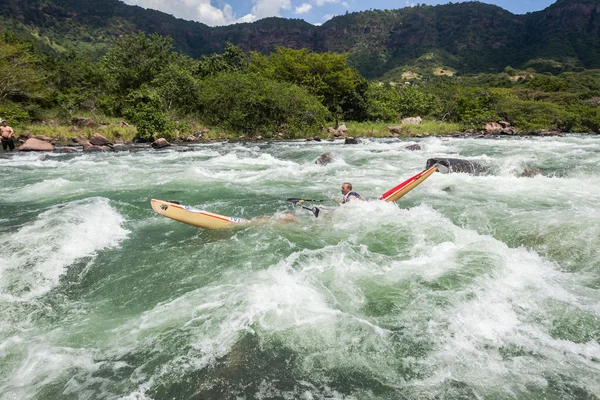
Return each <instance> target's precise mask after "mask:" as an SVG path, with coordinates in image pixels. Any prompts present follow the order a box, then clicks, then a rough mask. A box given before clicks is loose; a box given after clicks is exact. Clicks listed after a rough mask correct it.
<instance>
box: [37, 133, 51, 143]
mask: <svg viewBox="0 0 600 400" xmlns="http://www.w3.org/2000/svg"><path fill="white" fill-rule="evenodd" d="M33 138H35V139H37V140H42V141H44V142H48V143H53V142H56V139H54V138H51V137H50V136H44V135H37V136H33Z"/></svg>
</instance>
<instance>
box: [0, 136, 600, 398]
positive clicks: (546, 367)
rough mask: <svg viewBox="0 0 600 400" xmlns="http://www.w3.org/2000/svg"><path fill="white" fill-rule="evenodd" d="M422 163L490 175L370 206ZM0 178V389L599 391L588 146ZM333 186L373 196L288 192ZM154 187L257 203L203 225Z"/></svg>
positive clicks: (271, 394) (82, 158)
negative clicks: (225, 223) (305, 203)
mask: <svg viewBox="0 0 600 400" xmlns="http://www.w3.org/2000/svg"><path fill="white" fill-rule="evenodd" d="M414 143H419V144H420V145H421V147H422V150H420V151H409V150H407V149H406V146H408V145H410V144H414ZM325 152H331V153H332V155H333V157H334V160H333V161H332V162H331V163H329V164H327V165H325V166H323V165H317V164H315V159H316V158H317V157H318V156H319V155H320V154H322V153H325ZM432 157H452V158H465V159H469V160H473V161H477V162H479V163H482V164H484V165H486V166H487V167H488V172H487V173H486V174H484V175H480V176H473V175H469V174H462V173H451V174H441V173H435V174H434V175H432V176H431V177H430V178H429V179H427V180H426V181H425V182H423V183H422V184H421V185H420V186H419V187H417V188H416V189H415V190H413V191H412V192H410V193H409V194H408V195H406V196H405V197H404V198H402V199H401V200H400V201H398V202H397V203H394V204H392V203H385V202H381V201H377V200H375V199H377V197H378V196H379V195H381V194H382V193H383V192H385V191H386V190H388V189H390V188H391V187H393V186H395V185H396V184H398V183H400V182H401V181H403V180H405V179H406V178H408V177H410V176H412V175H414V174H415V173H417V172H419V171H421V170H423V169H424V168H425V163H426V160H427V159H428V158H432ZM0 168H1V170H2V178H3V179H2V185H1V186H0V398H1V399H16V400H21V399H131V400H133V399H139V400H141V399H156V400H158V399H306V400H308V399H357V400H362V399H599V398H600V345H599V341H600V139H599V138H598V137H588V136H569V137H562V138H516V139H491V140H485V139H451V138H441V139H440V138H427V139H419V140H418V141H417V142H415V141H404V140H398V139H389V140H388V139H385V140H384V139H380V140H364V141H363V142H362V143H361V144H359V145H353V146H351V145H344V144H343V141H336V142H304V141H295V142H276V143H260V144H257V143H211V144H201V145H190V146H187V147H171V148H169V149H167V150H162V151H155V150H151V149H145V150H143V151H122V152H114V153H102V154H99V153H93V154H83V153H78V154H54V153H53V154H33V153H27V154H25V153H15V154H7V155H5V154H0ZM527 168H540V169H541V170H543V171H544V174H543V175H537V176H534V177H530V178H525V177H520V175H521V174H522V173H523V172H524V171H525V170H526V169H527ZM344 181H350V182H352V184H353V185H354V189H355V190H356V191H358V192H359V193H360V194H361V195H362V197H363V198H365V199H368V200H369V201H364V202H352V203H348V204H346V205H344V206H342V207H339V208H338V209H336V210H335V211H330V212H323V213H322V215H319V217H318V218H315V217H314V216H313V215H312V214H311V213H310V212H309V211H306V210H303V209H301V208H294V207H293V206H292V205H291V204H289V203H286V202H285V199H286V198H288V197H304V198H313V199H325V200H327V202H326V203H324V204H326V205H331V206H333V205H335V203H334V202H332V201H330V199H332V198H334V197H339V196H340V186H341V184H342V182H344ZM152 198H157V199H163V200H178V201H180V202H182V203H184V204H188V205H191V206H194V207H196V208H199V209H204V210H208V211H213V212H217V213H220V214H225V215H231V216H237V217H243V218H253V217H257V216H272V215H274V216H275V217H274V218H273V219H272V220H269V221H267V222H265V223H262V224H257V225H250V226H246V227H243V228H240V229H232V230H221V231H209V230H201V229H197V228H194V227H191V226H188V225H185V224H182V223H179V222H175V221H172V220H170V219H167V218H164V217H162V216H160V215H158V214H156V213H154V212H153V211H152V209H151V208H150V199H152ZM287 212H293V213H295V214H296V216H297V220H296V221H294V222H287V223H282V222H281V221H279V220H278V218H277V216H280V215H282V214H284V213H287Z"/></svg>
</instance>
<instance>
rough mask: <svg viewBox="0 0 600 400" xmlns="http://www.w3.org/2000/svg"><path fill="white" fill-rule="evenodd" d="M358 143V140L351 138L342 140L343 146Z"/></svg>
mask: <svg viewBox="0 0 600 400" xmlns="http://www.w3.org/2000/svg"><path fill="white" fill-rule="evenodd" d="M359 143H360V140H358V139H355V138H353V137H347V138H346V139H345V140H344V144H359Z"/></svg>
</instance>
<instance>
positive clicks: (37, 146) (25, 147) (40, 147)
mask: <svg viewBox="0 0 600 400" xmlns="http://www.w3.org/2000/svg"><path fill="white" fill-rule="evenodd" d="M19 151H54V145H52V144H51V143H48V142H45V141H43V140H39V139H36V138H29V139H27V140H26V141H25V143H23V144H22V145H21V146H20V147H19Z"/></svg>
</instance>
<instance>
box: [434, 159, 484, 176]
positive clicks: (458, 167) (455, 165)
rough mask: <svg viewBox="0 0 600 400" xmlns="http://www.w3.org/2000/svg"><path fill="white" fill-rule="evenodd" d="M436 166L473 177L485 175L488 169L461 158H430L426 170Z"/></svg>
mask: <svg viewBox="0 0 600 400" xmlns="http://www.w3.org/2000/svg"><path fill="white" fill-rule="evenodd" d="M434 164H441V165H443V166H445V167H446V168H448V171H449V172H462V173H467V174H473V175H483V174H484V173H486V172H487V167H485V166H483V165H481V164H478V163H476V162H473V161H469V160H463V159H459V158H430V159H429V160H427V164H426V165H425V169H429V168H431V167H432V166H433V165H434Z"/></svg>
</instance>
